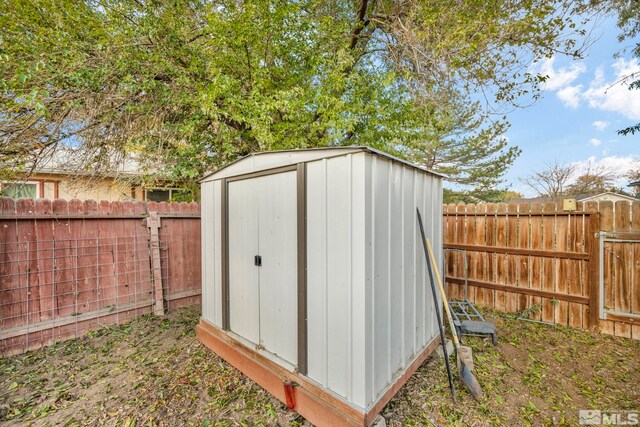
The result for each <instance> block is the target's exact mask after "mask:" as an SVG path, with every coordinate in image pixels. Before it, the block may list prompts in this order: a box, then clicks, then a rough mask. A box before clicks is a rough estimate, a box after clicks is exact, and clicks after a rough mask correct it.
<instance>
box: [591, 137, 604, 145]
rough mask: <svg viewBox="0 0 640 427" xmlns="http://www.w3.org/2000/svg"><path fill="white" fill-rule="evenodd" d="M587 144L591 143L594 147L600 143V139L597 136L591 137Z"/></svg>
mask: <svg viewBox="0 0 640 427" xmlns="http://www.w3.org/2000/svg"><path fill="white" fill-rule="evenodd" d="M589 144H591V145H593V146H594V147H597V146H598V145H600V144H602V141H600V140H599V139H598V138H591V139H590V140H589Z"/></svg>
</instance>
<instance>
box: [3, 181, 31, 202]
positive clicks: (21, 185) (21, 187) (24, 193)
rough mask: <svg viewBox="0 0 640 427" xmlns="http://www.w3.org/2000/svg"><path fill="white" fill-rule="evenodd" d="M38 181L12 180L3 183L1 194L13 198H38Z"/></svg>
mask: <svg viewBox="0 0 640 427" xmlns="http://www.w3.org/2000/svg"><path fill="white" fill-rule="evenodd" d="M39 185H40V184H39V183H37V182H11V183H2V191H0V195H2V196H3V197H11V198H12V199H21V198H28V199H37V198H38V194H39V191H38V190H39V187H38V186H39Z"/></svg>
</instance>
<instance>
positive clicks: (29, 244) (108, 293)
mask: <svg viewBox="0 0 640 427" xmlns="http://www.w3.org/2000/svg"><path fill="white" fill-rule="evenodd" d="M149 212H151V213H153V214H154V215H156V216H157V217H158V221H159V222H160V228H159V233H158V234H159V239H158V241H157V242H156V246H157V249H158V251H159V255H158V259H157V261H158V262H159V266H158V273H157V274H158V283H159V284H160V289H159V290H160V303H159V307H158V304H155V306H154V302H155V299H154V287H153V284H154V283H153V277H154V272H153V268H152V262H151V261H152V260H151V257H150V254H151V250H150V243H149V242H150V232H149V228H148V227H147V223H146V221H144V220H145V219H146V218H147V217H148V216H149ZM199 217H200V207H199V205H198V204H197V203H191V204H190V203H181V204H177V203H172V204H167V203H160V204H155V203H149V204H148V205H146V204H144V203H140V202H135V203H134V202H104V201H103V202H99V203H98V202H95V201H93V200H88V201H84V202H83V201H80V200H70V201H66V200H60V199H58V200H54V201H50V200H47V199H38V200H36V201H34V200H32V199H20V200H17V201H14V200H11V199H8V198H0V355H3V354H4V355H6V354H15V353H20V352H23V351H26V350H29V349H35V348H38V347H42V346H44V345H48V344H51V343H53V342H56V341H60V340H64V339H68V338H73V337H79V336H82V335H83V334H85V333H86V332H87V331H89V330H92V329H96V328H99V327H103V326H106V325H112V324H120V323H122V322H126V321H128V320H130V319H132V318H134V317H136V316H139V315H141V314H145V313H150V312H152V311H153V310H154V308H155V309H156V312H158V309H159V312H160V313H162V312H164V308H165V306H166V307H167V308H169V309H172V308H176V307H180V306H184V305H191V304H194V303H197V302H198V301H199V298H200V270H201V264H200V257H199V254H200V222H199V221H200V218H199Z"/></svg>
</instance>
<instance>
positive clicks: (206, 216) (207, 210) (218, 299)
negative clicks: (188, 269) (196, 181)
mask: <svg viewBox="0 0 640 427" xmlns="http://www.w3.org/2000/svg"><path fill="white" fill-rule="evenodd" d="M221 188H222V187H221V183H220V181H213V182H204V183H202V187H201V189H200V198H201V206H202V209H201V212H202V214H201V227H202V317H203V318H204V319H205V320H207V321H208V322H211V323H213V324H214V325H216V326H218V327H222V270H221V262H222V260H221V253H222V252H221V244H222V242H221V240H220V227H221V223H220V221H221V217H220V213H221V205H220V200H221V199H220V196H221Z"/></svg>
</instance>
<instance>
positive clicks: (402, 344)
mask: <svg viewBox="0 0 640 427" xmlns="http://www.w3.org/2000/svg"><path fill="white" fill-rule="evenodd" d="M370 179H371V183H372V185H371V209H370V210H369V215H370V216H371V228H370V232H369V235H368V236H367V237H368V242H369V244H370V245H371V247H372V251H371V261H370V265H369V269H368V271H367V274H368V280H370V281H371V283H372V295H373V298H372V301H371V304H370V305H369V306H368V307H369V310H370V313H368V317H369V318H370V319H371V320H372V321H373V325H374V327H373V330H372V331H371V332H370V333H371V335H370V339H371V341H372V342H373V344H372V350H373V351H372V354H371V362H370V363H371V365H370V369H371V370H370V372H371V375H372V377H373V382H372V384H371V387H370V388H367V405H368V406H370V405H372V404H373V403H375V401H376V400H377V399H378V398H379V397H380V396H381V395H382V394H383V393H384V392H385V391H386V389H387V388H388V387H389V386H390V385H391V384H392V383H393V382H394V381H395V380H396V378H397V377H398V376H399V375H401V373H402V372H403V371H404V370H405V368H406V367H407V366H408V365H409V364H410V363H411V362H412V361H413V359H414V358H415V357H416V356H417V355H418V354H419V352H420V351H421V350H422V349H423V348H424V347H425V346H426V345H427V344H428V343H429V342H430V341H431V340H432V339H433V338H434V336H435V331H436V330H437V329H436V328H435V326H434V324H435V317H434V308H433V307H434V305H433V301H432V296H431V291H430V288H429V287H428V286H430V285H429V282H428V276H427V272H426V269H425V260H424V252H423V250H422V243H421V241H420V239H419V237H418V227H417V219H416V213H415V209H416V207H419V208H420V210H421V212H422V214H423V217H424V218H425V232H426V234H427V236H428V237H429V238H430V239H431V240H432V243H433V246H434V248H435V250H436V252H439V251H440V249H438V248H439V247H440V245H441V237H440V236H439V235H438V233H439V232H440V233H441V231H438V230H439V228H437V227H438V225H437V224H439V222H438V220H439V218H440V216H439V215H440V213H439V212H440V205H439V203H434V202H435V201H436V199H439V196H438V195H437V194H436V195H434V190H437V189H438V188H440V187H439V184H438V183H434V182H433V181H439V178H435V179H434V177H432V176H430V175H427V174H424V173H421V172H418V171H416V170H414V169H412V168H408V167H406V166H404V165H402V164H400V163H397V162H392V161H390V160H387V159H384V158H380V157H375V156H374V157H372V159H371V178H370ZM437 258H438V259H441V256H440V254H438V255H437Z"/></svg>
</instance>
